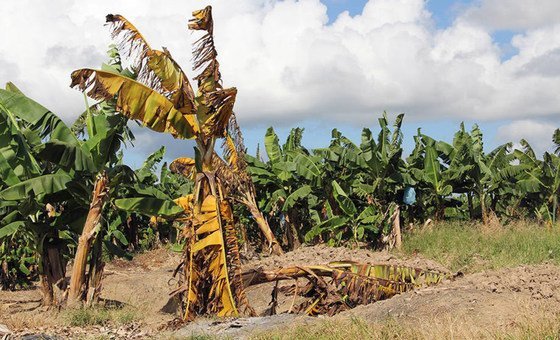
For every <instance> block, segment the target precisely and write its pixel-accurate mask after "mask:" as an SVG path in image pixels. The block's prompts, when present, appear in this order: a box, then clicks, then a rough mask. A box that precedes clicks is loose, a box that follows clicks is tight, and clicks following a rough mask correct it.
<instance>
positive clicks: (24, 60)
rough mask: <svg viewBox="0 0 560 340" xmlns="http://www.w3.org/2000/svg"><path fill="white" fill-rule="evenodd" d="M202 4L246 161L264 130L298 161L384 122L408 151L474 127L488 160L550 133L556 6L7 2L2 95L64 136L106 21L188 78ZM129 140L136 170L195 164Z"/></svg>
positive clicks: (367, 0)
mask: <svg viewBox="0 0 560 340" xmlns="http://www.w3.org/2000/svg"><path fill="white" fill-rule="evenodd" d="M206 4H211V5H212V6H213V8H214V19H215V41H216V46H217V49H218V53H219V56H218V58H219V61H220V65H221V72H222V77H223V80H224V86H226V87H230V86H235V87H237V89H238V96H237V101H236V105H235V111H236V114H237V117H238V120H239V122H240V125H241V127H242V130H243V131H244V134H245V140H246V144H247V146H248V148H249V151H250V152H254V151H255V149H256V145H257V143H260V144H261V147H262V141H263V137H264V133H265V131H266V128H268V127H269V126H273V127H274V128H275V130H276V131H277V132H278V134H279V136H280V139H281V140H283V139H285V137H286V135H287V134H288V132H289V130H290V128H292V127H295V126H301V127H304V128H305V133H304V140H303V142H304V144H305V145H306V146H308V147H309V148H313V147H322V146H326V145H327V144H328V142H329V140H330V136H331V130H332V129H333V128H337V129H339V130H340V131H342V132H343V133H344V134H345V135H346V136H348V137H349V138H351V139H353V140H354V141H356V142H359V138H360V133H361V129H362V127H369V128H371V129H372V130H374V132H375V131H376V130H377V119H378V117H379V116H380V115H381V114H382V113H383V112H384V111H386V112H387V114H388V115H389V117H391V118H393V117H394V116H395V115H396V114H399V113H405V123H404V126H403V131H404V134H405V140H404V147H405V150H406V151H410V150H412V147H413V139H412V137H413V135H414V134H415V133H416V130H417V128H418V127H422V132H423V133H426V134H428V135H430V136H432V137H435V138H439V139H443V140H446V141H451V139H452V137H453V134H454V132H455V131H457V129H458V127H459V124H460V123H461V122H463V121H464V122H465V124H466V126H467V128H470V127H471V126H472V125H473V124H475V123H477V124H478V125H479V126H480V127H481V129H482V131H483V132H484V134H485V143H486V144H485V148H486V149H487V150H490V149H491V148H493V147H496V146H498V145H500V144H502V143H505V142H509V141H513V142H518V141H519V140H520V139H521V138H525V139H527V140H528V141H529V142H530V143H531V144H532V145H533V146H534V148H535V149H536V150H537V151H538V152H543V151H545V150H550V149H551V147H552V146H551V136H552V133H553V131H554V129H555V128H558V127H560V95H559V94H560V1H558V0H539V1H526V0H427V1H425V0H322V1H319V0H300V1H296V0H283V1H279V0H237V1H228V0H209V1H200V0H169V1H166V2H165V6H163V5H161V2H160V1H156V0H142V1H138V0H120V1H116V0H99V1H88V2H81V1H71V0H51V1H48V2H45V1H37V0H35V1H34V0H4V1H3V6H2V9H1V10H0V11H1V13H2V14H3V15H2V20H0V41H1V44H0V83H2V84H3V83H5V82H7V81H13V82H14V83H15V84H16V85H18V86H19V87H20V88H21V89H22V90H23V91H24V92H25V93H26V94H27V95H28V96H30V97H31V98H33V99H35V100H37V101H38V102H40V103H42V104H43V105H44V106H46V107H48V108H49V109H51V110H52V111H53V112H55V113H57V114H59V115H60V116H61V117H62V118H63V119H64V120H65V121H66V122H69V123H70V122H72V121H73V120H74V119H75V118H77V116H78V115H79V113H81V112H82V111H83V109H84V102H83V97H82V94H81V93H79V92H78V91H77V90H74V89H70V88H69V83H70V81H69V79H70V73H71V72H72V71H73V70H75V69H78V68H82V67H99V65H100V64H101V63H102V62H103V61H104V60H106V55H105V51H106V50H107V46H108V45H109V44H110V43H111V40H110V37H109V29H108V27H106V26H104V18H105V15H106V14H108V13H113V14H116V13H118V14H122V15H124V16H126V17H127V18H128V19H129V20H130V21H132V22H133V23H134V24H135V25H136V26H137V27H138V28H139V30H140V31H141V32H142V33H143V34H144V36H145V37H146V38H147V40H148V41H149V42H150V43H151V46H152V47H154V48H159V47H160V46H165V47H167V48H168V49H169V50H170V51H171V53H172V54H173V56H174V58H175V59H176V60H177V61H178V62H179V64H180V65H182V67H183V69H184V70H185V71H186V72H187V74H188V75H189V76H190V77H192V76H193V75H194V74H193V72H192V71H191V60H192V59H191V43H192V42H193V41H194V40H195V39H196V38H197V36H198V33H196V32H195V33H193V32H189V31H188V30H187V29H186V24H187V21H188V19H189V17H190V12H191V11H192V10H195V9H198V8H200V7H202V6H204V5H206ZM22 13H25V16H22V15H21V14H22ZM23 18H25V19H23ZM134 131H135V134H136V137H137V140H136V142H135V143H134V147H131V148H129V149H128V150H127V151H126V158H127V160H128V162H129V163H131V164H132V165H133V166H139V165H140V164H141V163H142V160H143V159H144V158H145V156H146V155H147V154H148V153H150V152H152V151H155V150H156V149H157V148H158V147H159V146H160V145H162V144H163V145H166V146H167V149H168V157H167V159H168V160H170V159H172V158H174V157H178V156H182V155H192V152H193V151H192V146H193V144H192V143H191V142H185V141H180V142H179V141H176V140H173V139H172V138H171V137H169V136H165V135H163V134H157V133H155V132H152V131H150V130H147V129H143V128H139V127H134Z"/></svg>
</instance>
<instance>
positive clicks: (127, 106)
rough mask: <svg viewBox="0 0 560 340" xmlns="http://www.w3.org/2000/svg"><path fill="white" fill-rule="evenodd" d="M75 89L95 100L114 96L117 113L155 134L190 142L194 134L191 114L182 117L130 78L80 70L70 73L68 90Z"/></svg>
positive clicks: (173, 108) (169, 105) (163, 98)
mask: <svg viewBox="0 0 560 340" xmlns="http://www.w3.org/2000/svg"><path fill="white" fill-rule="evenodd" d="M75 86H77V87H78V88H79V89H80V90H82V91H86V90H88V92H87V95H88V96H89V97H91V98H93V99H97V100H109V99H112V98H113V97H114V96H117V110H118V111H119V112H120V113H121V114H123V115H125V116H126V117H128V118H129V119H134V120H138V121H140V122H141V123H142V124H143V125H145V126H147V127H148V128H150V129H152V130H154V131H157V132H167V133H170V134H172V135H173V137H175V138H184V139H190V138H194V137H195V136H196V135H197V133H198V124H197V122H196V119H195V117H194V116H193V115H183V114H182V113H181V112H179V111H178V110H177V109H176V108H175V107H174V106H173V104H172V103H171V102H170V101H169V100H168V99H167V98H165V97H164V96H162V95H161V94H159V93H157V92H155V91H154V90H152V89H150V88H149V87H146V86H145V85H143V84H140V83H138V82H136V81H134V80H132V79H130V78H126V77H123V76H121V75H119V74H114V73H111V72H105V71H98V70H92V69H80V70H76V71H74V72H72V84H71V87H75Z"/></svg>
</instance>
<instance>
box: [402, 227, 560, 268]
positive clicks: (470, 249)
mask: <svg viewBox="0 0 560 340" xmlns="http://www.w3.org/2000/svg"><path fill="white" fill-rule="evenodd" d="M403 251H404V252H405V253H406V254H407V255H411V254H414V253H418V254H421V255H422V256H424V257H426V258H430V259H433V260H435V261H437V262H439V263H441V264H442V265H444V266H446V267H447V268H449V269H450V270H452V271H457V270H461V271H464V272H476V271H480V270H485V269H499V268H505V267H513V266H518V265H522V264H539V263H544V262H551V263H554V264H560V230H558V229H549V228H546V227H541V226H539V225H537V224H531V223H518V224H515V225H512V226H504V227H496V228H493V229H488V228H485V227H484V226H481V225H473V224H468V223H459V222H452V223H439V224H437V225H435V226H434V227H433V228H432V229H431V230H422V231H416V232H411V233H408V234H406V235H405V236H404V240H403Z"/></svg>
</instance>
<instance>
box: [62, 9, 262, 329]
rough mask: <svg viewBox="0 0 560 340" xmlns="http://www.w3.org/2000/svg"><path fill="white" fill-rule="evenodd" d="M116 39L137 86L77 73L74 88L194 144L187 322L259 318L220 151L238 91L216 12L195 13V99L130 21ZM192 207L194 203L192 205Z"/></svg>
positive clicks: (102, 74)
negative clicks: (247, 288) (227, 68)
mask: <svg viewBox="0 0 560 340" xmlns="http://www.w3.org/2000/svg"><path fill="white" fill-rule="evenodd" d="M107 21H108V22H110V23H112V25H113V26H112V28H113V36H114V37H115V38H117V40H118V47H119V49H120V50H123V51H125V52H123V53H121V55H123V56H124V57H127V58H130V59H131V60H132V61H133V62H132V64H133V71H134V72H135V73H136V75H137V81H135V80H133V79H131V78H127V77H125V76H123V75H121V74H116V73H112V72H108V71H100V70H92V69H81V70H77V71H74V72H73V73H72V84H71V86H72V87H78V88H79V89H80V90H82V91H87V94H88V96H90V97H92V98H94V99H97V100H111V99H114V100H115V101H116V109H117V110H118V111H119V112H120V113H121V114H122V115H124V116H126V117H127V118H129V119H133V120H138V121H140V122H141V123H142V124H143V125H144V126H147V127H148V128H150V129H152V130H154V131H157V132H164V133H169V134H171V135H172V136H173V137H175V138H180V139H194V140H195V141H196V145H197V146H196V148H195V161H194V165H195V167H194V168H195V170H196V171H195V172H194V178H195V187H194V192H193V197H192V206H188V205H187V207H188V208H190V209H186V210H187V211H190V214H191V216H192V218H191V219H189V220H188V221H187V220H185V222H186V223H185V226H184V236H185V238H186V240H187V242H186V245H185V252H184V261H183V263H182V268H181V269H179V271H180V272H181V273H182V275H181V279H180V286H179V288H178V289H177V290H176V291H175V293H178V294H181V296H182V301H183V307H184V318H185V319H191V318H193V317H194V316H195V315H201V314H215V315H219V316H237V315H240V314H242V313H244V312H246V313H249V314H251V313H252V310H251V309H250V307H249V306H248V304H247V301H246V298H245V294H244V291H243V285H242V282H241V277H240V260H239V251H238V245H237V240H236V233H235V229H234V226H233V215H232V209H231V205H230V202H228V201H227V197H226V196H225V193H224V187H223V179H222V178H220V177H219V176H216V168H215V165H214V161H213V159H214V154H215V151H214V146H215V143H216V141H217V140H218V139H220V138H223V137H226V135H227V126H228V122H229V120H230V118H231V116H232V114H233V105H234V102H235V97H236V94H237V90H236V89H235V88H223V87H222V85H221V75H220V71H219V63H218V61H217V59H216V56H217V52H216V49H215V47H214V37H213V25H214V23H213V20H212V9H211V7H206V8H205V9H203V10H199V11H195V12H193V19H191V20H190V21H189V28H190V29H192V30H200V31H204V32H205V33H204V35H203V36H202V37H201V38H200V39H199V40H198V41H197V42H196V44H195V49H194V53H193V54H194V69H195V70H197V71H199V74H198V76H196V77H195V80H196V81H197V85H198V90H197V93H196V94H195V93H194V92H193V90H192V87H191V85H190V84H189V81H188V79H187V77H186V76H185V74H184V72H183V71H182V70H181V68H180V67H179V66H178V64H177V63H176V62H175V60H174V59H173V58H172V57H171V55H170V53H169V51H167V50H165V49H164V51H158V50H154V49H152V48H151V47H150V46H149V45H148V43H147V42H146V41H145V39H144V37H143V36H142V35H141V34H140V33H139V31H138V30H137V29H136V28H135V27H134V26H133V25H132V24H131V23H130V22H129V21H127V20H126V19H125V18H124V17H122V16H120V15H108V16H107ZM187 201H191V200H188V199H187Z"/></svg>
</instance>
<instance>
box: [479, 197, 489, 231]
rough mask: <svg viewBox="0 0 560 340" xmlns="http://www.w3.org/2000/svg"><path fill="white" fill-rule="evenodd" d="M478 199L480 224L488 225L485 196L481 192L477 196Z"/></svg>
mask: <svg viewBox="0 0 560 340" xmlns="http://www.w3.org/2000/svg"><path fill="white" fill-rule="evenodd" d="M479 199H480V212H481V213H482V223H483V224H488V212H487V211H486V196H485V195H484V192H481V193H480V195H479Z"/></svg>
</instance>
